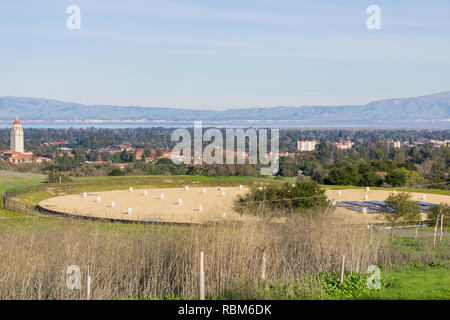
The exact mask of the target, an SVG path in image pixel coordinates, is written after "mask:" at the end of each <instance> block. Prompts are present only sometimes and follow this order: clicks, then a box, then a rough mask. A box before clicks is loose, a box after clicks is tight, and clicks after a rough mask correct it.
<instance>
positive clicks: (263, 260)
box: [261, 251, 266, 281]
mask: <svg viewBox="0 0 450 320" xmlns="http://www.w3.org/2000/svg"><path fill="white" fill-rule="evenodd" d="M261 280H262V281H265V280H266V252H265V251H263V252H262V257H261Z"/></svg>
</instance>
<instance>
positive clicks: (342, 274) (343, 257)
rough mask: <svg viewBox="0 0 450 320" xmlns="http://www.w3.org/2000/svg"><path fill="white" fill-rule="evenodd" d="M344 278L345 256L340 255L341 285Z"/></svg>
mask: <svg viewBox="0 0 450 320" xmlns="http://www.w3.org/2000/svg"><path fill="white" fill-rule="evenodd" d="M344 276H345V254H343V255H342V266H341V283H344Z"/></svg>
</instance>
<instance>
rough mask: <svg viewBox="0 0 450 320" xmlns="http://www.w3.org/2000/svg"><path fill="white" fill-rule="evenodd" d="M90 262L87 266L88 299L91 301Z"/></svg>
mask: <svg viewBox="0 0 450 320" xmlns="http://www.w3.org/2000/svg"><path fill="white" fill-rule="evenodd" d="M89 266H90V262H88V264H87V278H86V299H87V300H91V275H90V270H89Z"/></svg>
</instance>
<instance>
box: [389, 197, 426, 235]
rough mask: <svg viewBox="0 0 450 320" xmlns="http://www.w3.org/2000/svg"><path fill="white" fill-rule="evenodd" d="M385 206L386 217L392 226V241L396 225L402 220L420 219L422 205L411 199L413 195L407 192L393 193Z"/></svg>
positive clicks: (413, 220) (415, 220)
mask: <svg viewBox="0 0 450 320" xmlns="http://www.w3.org/2000/svg"><path fill="white" fill-rule="evenodd" d="M385 202H386V205H385V206H384V207H383V211H384V213H385V218H386V220H387V221H388V223H389V225H390V227H391V241H392V238H393V235H394V227H395V225H396V224H397V223H400V222H417V221H418V220H420V205H419V204H418V203H417V202H413V201H411V195H410V194H409V193H406V192H400V193H398V194H396V195H394V194H391V195H390V196H389V197H387V199H386V200H385Z"/></svg>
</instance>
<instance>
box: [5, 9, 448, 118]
mask: <svg viewBox="0 0 450 320" xmlns="http://www.w3.org/2000/svg"><path fill="white" fill-rule="evenodd" d="M69 5H77V6H79V8H80V10H81V15H80V21H81V29H79V30H70V29H68V28H67V25H66V21H67V19H68V18H69V16H70V14H67V13H66V11H67V7H68V6H69ZM370 5H377V6H378V7H379V8H380V12H381V14H380V18H381V28H380V29H375V30H370V29H368V28H367V25H366V20H367V19H368V17H369V16H370V14H368V13H367V12H366V9H367V7H368V6H370ZM448 90H450V1H448V0H441V1H437V0H428V1H423V0H421V1H416V0H404V1H403V0H386V1H382V0H369V1H365V0H358V1H354V0H346V1H336V0H324V1H318V0H310V1H301V0H221V1H217V0H180V1H177V0H167V1H166V0H142V1H138V0H127V1H116V0H95V1H94V0H71V1H65V0H40V1H32V0H27V1H25V0H0V96H19V97H36V98H48V99H56V100H63V101H68V102H78V103H83V104H104V105H127V106H134V105H139V106H144V107H184V108H195V109H217V110H223V109H231V108H240V107H270V106H303V105H346V104H366V103H368V102H370V101H374V100H379V99H385V98H401V97H413V96H420V95H425V94H431V93H437V92H442V91H448Z"/></svg>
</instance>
